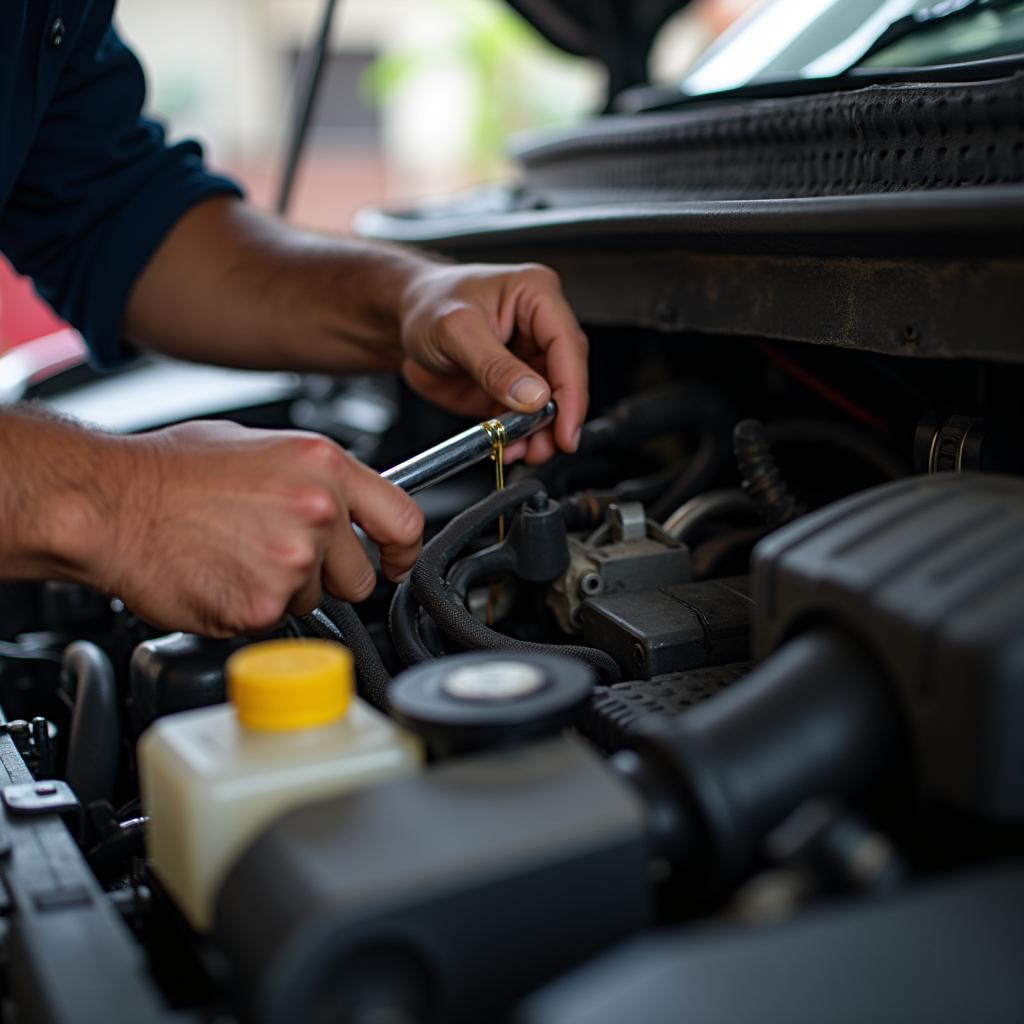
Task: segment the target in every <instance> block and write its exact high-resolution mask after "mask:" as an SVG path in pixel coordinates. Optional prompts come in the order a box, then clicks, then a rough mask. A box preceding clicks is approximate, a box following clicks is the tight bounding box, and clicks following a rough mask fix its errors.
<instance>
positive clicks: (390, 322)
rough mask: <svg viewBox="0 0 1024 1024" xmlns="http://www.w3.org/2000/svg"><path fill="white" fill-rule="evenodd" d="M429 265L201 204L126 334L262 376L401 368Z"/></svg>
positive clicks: (180, 227)
mask: <svg viewBox="0 0 1024 1024" xmlns="http://www.w3.org/2000/svg"><path fill="white" fill-rule="evenodd" d="M430 266H431V264H430V263H429V262H428V261H427V260H425V259H423V258H422V257H419V256H416V255H413V254H412V253H409V252H406V251H405V250H401V249H398V248H392V247H388V246H376V245H371V244H369V243H364V242H359V241H353V240H346V239H334V238H327V237H324V236H319V235H314V234H311V233H308V232H304V231H300V230H298V229H295V228H292V227H290V226H288V225H285V224H283V223H282V222H280V221H278V220H276V219H274V218H271V217H269V216H267V215H265V214H262V213H260V212H258V211H256V210H255V209H254V208H252V207H251V206H249V205H248V204H246V203H242V202H239V201H237V200H235V199H233V198H217V199H213V200H209V201H207V202H205V203H201V204H200V205H198V206H196V207H194V208H193V209H192V210H190V211H189V213H187V214H186V215H185V216H184V217H183V218H182V219H181V221H180V222H179V223H178V224H177V225H176V227H175V228H174V230H173V231H172V232H171V233H170V234H169V235H168V237H167V238H166V239H165V241H164V242H163V244H162V245H161V247H160V248H159V249H158V250H157V252H156V254H155V255H154V256H153V258H152V259H151V261H150V263H149V265H148V266H147V267H146V269H145V270H144V271H143V273H142V275H141V276H140V278H139V280H138V282H137V284H136V286H135V288H134V290H133V292H132V295H131V297H130V300H129V304H128V307H127V310H126V314H125V330H126V333H127V335H128V336H129V337H130V338H131V339H132V340H133V341H135V342H136V343H137V344H139V345H140V346H141V347H143V348H147V349H152V350H156V351H159V352H163V353H166V354H168V355H173V356H176V357H178V358H183V359H190V360H194V361H199V362H210V363H219V364H223V365H229V366H243V367H252V368H257V369H293V370H313V371H325V372H364V371H387V370H397V369H398V368H399V365H400V363H401V359H402V352H401V348H400V346H399V338H400V334H401V324H400V321H399V311H400V309H401V308H402V305H403V300H404V293H405V291H406V290H407V289H408V288H409V287H410V285H411V284H412V282H413V281H414V279H415V278H416V275H417V274H418V273H422V272H423V271H424V270H425V269H426V268H428V267H430Z"/></svg>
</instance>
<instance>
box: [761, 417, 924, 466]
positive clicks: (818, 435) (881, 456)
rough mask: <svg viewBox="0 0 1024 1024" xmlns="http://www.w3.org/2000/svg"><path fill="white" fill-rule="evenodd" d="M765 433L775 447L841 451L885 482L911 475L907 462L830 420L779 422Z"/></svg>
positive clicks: (882, 446)
mask: <svg viewBox="0 0 1024 1024" xmlns="http://www.w3.org/2000/svg"><path fill="white" fill-rule="evenodd" d="M764 430H765V437H767V439H768V441H769V443H770V444H772V445H775V446H780V445H789V444H813V445H827V446H831V447H834V448H842V449H844V450H845V451H847V452H849V453H850V454H851V455H854V456H856V457H857V458H859V459H861V461H863V462H865V463H867V464H868V465H869V466H871V467H872V468H874V469H876V470H878V472H879V474H880V475H881V476H882V477H884V478H885V479H886V480H899V479H902V478H903V477H905V476H909V475H910V471H911V470H910V463H909V462H908V461H905V460H903V459H901V458H900V457H899V456H898V455H894V454H893V453H892V452H891V451H890V450H889V449H888V448H886V447H885V446H884V445H883V444H881V443H879V442H878V441H876V440H875V439H874V438H873V437H871V435H869V434H868V433H866V432H865V431H863V430H858V429H857V427H851V426H848V425H847V424H844V423H835V422H833V421H832V420H780V421H778V422H777V423H768V424H766V426H765V428H764Z"/></svg>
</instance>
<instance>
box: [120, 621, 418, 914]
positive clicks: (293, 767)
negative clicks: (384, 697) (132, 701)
mask: <svg viewBox="0 0 1024 1024" xmlns="http://www.w3.org/2000/svg"><path fill="white" fill-rule="evenodd" d="M352 680H353V668H352V656H351V654H350V653H349V651H348V650H347V649H346V648H344V647H342V646H340V645H339V644H334V643H328V642H327V641H323V640H270V641H267V642H265V643H260V644H254V645H252V646H250V647H246V648H244V649H242V650H240V651H237V652H236V653H235V654H233V655H232V656H231V657H230V658H229V659H228V663H227V686H228V698H229V703H227V704H218V705H216V706H215V707H207V708H200V709H198V710H195V711H185V712H182V713H180V714H175V715H169V716H167V717H165V718H161V719H160V720H159V721H157V722H156V723H155V724H154V725H153V726H151V727H150V728H149V729H148V730H147V731H146V732H145V733H144V734H143V736H142V738H141V739H140V740H139V747H138V760H139V775H140V783H141V788H142V800H143V806H144V809H145V811H146V813H147V814H148V815H149V818H150V821H149V828H148V835H147V844H148V853H149V858H150V861H151V863H152V867H153V870H154V872H155V873H156V875H157V877H158V878H159V879H160V881H161V882H162V883H163V885H164V887H165V888H166V889H167V891H168V892H169V893H170V895H171V896H172V897H173V898H174V900H175V902H176V903H177V904H178V906H179V907H180V908H181V910H182V911H183V912H184V914H185V916H186V917H187V918H188V919H189V921H190V922H191V923H192V925H193V926H194V927H195V928H196V929H198V930H200V931H205V930H207V929H208V928H209V925H210V920H211V915H212V908H213V902H214V899H215V897H216V894H217V889H218V887H219V885H220V882H221V880H222V878H223V877H224V875H225V873H226V872H227V870H228V868H229V867H230V866H231V865H232V863H233V862H234V861H235V859H236V858H237V857H238V856H240V855H241V854H242V853H243V852H244V851H245V849H246V847H247V845H248V844H249V843H250V842H251V841H252V840H253V839H254V838H255V837H256V836H257V835H258V834H259V832H260V831H262V829H263V828H264V827H265V826H266V825H268V824H269V823H270V822H271V821H272V820H273V819H275V818H277V817H279V816H280V815H282V814H283V813H284V812H285V811H288V810H290V809H291V808H293V807H296V806H298V805H300V804H306V803H310V802H313V801H315V800H318V799H321V798H323V797H327V796H332V795H335V794H339V793H342V792H345V791H347V790H352V789H356V788H358V787H362V786H367V785H369V784H371V783H374V782H379V781H382V780H384V779H388V778H393V777H396V776H400V775H406V774H410V773H412V772H414V771H416V770H417V769H418V768H419V766H420V764H421V762H422V749H421V745H420V742H419V740H417V739H416V738H415V737H414V736H412V735H411V734H410V733H408V732H406V731H405V730H404V729H402V728H401V727H400V726H398V725H397V724H395V723H394V722H392V721H391V719H389V718H387V717H386V716H384V715H382V714H381V713H380V712H378V711H377V710H375V709H374V708H372V707H371V706H370V705H369V704H366V703H365V702H364V701H362V700H361V699H360V698H359V697H357V696H355V695H354V693H353V681H352Z"/></svg>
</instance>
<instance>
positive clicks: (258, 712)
mask: <svg viewBox="0 0 1024 1024" xmlns="http://www.w3.org/2000/svg"><path fill="white" fill-rule="evenodd" d="M226 672H227V683H228V699H229V700H230V701H231V702H232V703H233V704H234V705H235V710H236V711H237V712H238V718H239V720H240V721H241V723H242V724H243V725H244V726H246V727H248V728H249V729H267V730H274V731H279V732H281V731H285V730H288V729H308V728H311V727H313V726H318V725H330V723H331V722H336V721H338V720H339V719H341V718H343V717H344V715H345V713H346V712H347V711H348V708H349V705H350V704H351V703H352V691H353V670H352V654H351V652H350V651H349V649H348V648H347V647H342V646H341V644H335V643H331V642H330V641H328V640H266V641H263V642H262V643H258V644H253V645H252V646H251V647H243V648H242V649H241V650H240V651H236V652H235V653H234V654H232V655H231V657H230V658H228V661H227V666H226Z"/></svg>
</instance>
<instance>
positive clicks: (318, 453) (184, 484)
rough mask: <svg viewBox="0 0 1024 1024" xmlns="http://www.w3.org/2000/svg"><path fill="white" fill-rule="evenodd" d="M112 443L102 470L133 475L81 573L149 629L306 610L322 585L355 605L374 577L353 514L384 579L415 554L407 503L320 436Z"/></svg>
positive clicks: (407, 565)
mask: <svg viewBox="0 0 1024 1024" xmlns="http://www.w3.org/2000/svg"><path fill="white" fill-rule="evenodd" d="M118 447H119V456H118V458H117V459H116V460H115V461H114V464H113V465H112V466H111V467H108V468H107V471H108V472H110V471H111V470H113V471H115V472H117V471H118V470H119V469H120V471H122V472H123V471H130V472H131V474H132V475H131V476H130V477H128V478H126V479H123V480H122V481H121V484H122V486H123V488H124V493H125V497H124V500H123V501H121V502H120V503H118V504H117V505H116V506H115V507H116V508H117V511H116V514H115V517H114V519H113V521H112V522H110V523H109V524H107V526H106V528H105V529H104V528H102V527H101V529H100V533H99V536H98V537H97V541H98V543H97V545H96V549H95V554H94V556H93V558H92V562H93V565H92V568H91V573H90V575H92V576H94V577H95V578H94V579H93V580H92V581H91V582H93V583H94V585H97V586H99V587H100V588H101V589H104V590H106V591H107V592H109V593H113V594H116V595H117V596H118V597H121V598H122V599H123V600H124V601H125V603H126V604H127V605H128V607H130V608H131V609H132V610H133V611H134V612H136V613H137V614H139V615H141V616H142V617H143V618H145V619H146V620H147V621H149V622H152V623H154V624H155V625H159V626H164V627H168V628H174V629H184V630H189V631H193V632H198V633H203V634H205V635H208V636H226V635H232V634H236V633H241V632H252V631H260V630H265V629H269V628H271V627H272V626H273V625H274V624H275V623H276V622H278V621H279V620H280V619H281V617H282V615H284V613H285V612H286V611H290V612H293V613H295V614H302V613H305V612H308V611H311V610H312V609H313V608H314V607H315V606H316V604H317V602H318V601H319V599H320V594H321V589H323V590H326V591H327V592H328V593H331V594H334V595H335V596H337V597H340V598H344V599H346V600H350V601H360V600H363V599H364V598H366V597H368V596H369V595H370V593H371V592H372V591H373V588H374V585H375V582H376V575H375V572H374V569H373V566H372V564H371V563H370V560H369V558H368V557H367V554H366V551H365V550H364V548H363V545H362V543H361V542H360V540H359V538H358V537H357V536H356V534H355V533H354V531H353V529H352V525H353V523H358V524H359V526H361V527H362V529H363V530H365V532H366V533H367V535H368V536H369V537H371V538H372V539H373V540H375V541H376V542H377V544H378V545H379V547H380V557H381V569H382V571H383V573H384V575H385V576H387V577H388V578H389V579H392V580H397V579H400V578H402V577H403V576H404V575H405V574H406V573H408V572H409V570H410V569H411V568H412V565H413V562H414V561H415V560H416V557H417V555H418V554H419V550H420V542H421V537H422V533H423V517H422V513H421V512H420V510H419V508H418V507H417V505H416V504H415V502H413V500H412V499H411V498H410V497H409V496H408V495H407V494H406V493H405V492H404V491H402V490H401V489H400V488H398V487H396V486H395V485H394V484H392V483H390V482H388V481H387V480H384V479H382V478H381V477H380V476H379V475H378V474H377V473H375V472H374V471H373V470H371V469H369V468H367V467H366V466H363V465H361V464H360V463H358V462H357V461H356V460H355V459H353V458H351V456H349V455H348V454H347V453H346V452H345V451H344V450H343V449H341V448H340V447H338V445H336V444H334V442H333V441H330V440H328V439H327V438H324V437H320V436H318V435H315V434H305V433H300V432H298V431H264V430H249V429H245V428H243V427H239V426H237V425H235V424H232V423H219V422H217V423H214V422H198V423H188V424H185V425H184V426H179V427H172V428H169V429H167V430H161V431H157V432H155V433H152V434H143V435H139V436H137V437H132V438H124V439H123V440H121V441H120V444H119V446H118ZM104 538H105V539H106V541H107V543H103V542H102V541H103V539H104Z"/></svg>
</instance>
